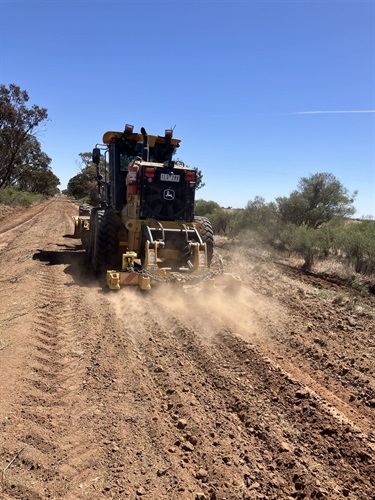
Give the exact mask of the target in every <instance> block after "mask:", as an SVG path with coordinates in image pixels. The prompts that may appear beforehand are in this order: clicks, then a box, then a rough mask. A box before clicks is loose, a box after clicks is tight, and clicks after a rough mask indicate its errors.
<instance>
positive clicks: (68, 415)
mask: <svg viewBox="0 0 375 500" xmlns="http://www.w3.org/2000/svg"><path fill="white" fill-rule="evenodd" d="M62 208H63V209H65V211H64V214H60V216H61V215H64V219H63V220H64V221H65V224H64V225H65V227H66V229H69V230H70V229H71V228H70V226H71V220H70V216H69V214H68V212H69V211H70V210H71V204H70V203H68V204H67V203H65V204H62ZM38 215H39V216H40V217H43V218H44V220H45V227H44V230H45V231H46V234H48V235H50V237H52V234H53V232H54V231H55V232H56V219H55V215H54V214H53V213H51V214H50V215H49V214H48V213H46V211H42V212H41V213H39V214H38ZM33 223H34V224H36V230H35V232H34V231H33V230H32V228H33ZM33 223H32V224H30V226H29V228H28V231H27V238H28V239H29V240H30V239H31V238H34V234H35V236H36V237H37V238H38V239H40V238H41V237H43V235H42V234H40V231H41V228H40V219H37V218H34V219H33ZM68 223H69V224H68ZM38 226H39V227H38ZM52 238H53V237H52ZM20 240H21V241H22V232H21V233H20ZM34 241H35V240H34ZM50 246H51V245H50ZM51 248H52V249H51V250H50V251H49V252H50V253H51V255H52V254H53V253H54V250H53V245H52V247H51ZM7 251H8V254H9V253H11V251H12V246H11V245H10V246H9V247H8V248H7ZM55 253H56V252H55ZM57 253H58V252H57ZM63 268H64V266H63V265H62V266H61V265H51V264H46V263H45V262H43V260H42V261H39V262H38V261H34V263H33V287H34V289H35V290H37V294H35V295H34V296H33V307H32V309H33V311H34V312H33V316H32V318H33V320H32V325H31V327H30V331H31V332H32V334H31V335H30V336H29V338H28V340H27V342H28V352H29V355H28V358H27V359H26V360H25V363H24V367H23V373H24V374H25V375H24V378H23V384H22V389H23V395H20V396H19V398H18V401H17V402H14V403H13V405H12V407H13V415H14V414H15V413H16V414H17V415H18V417H19V418H18V419H17V422H16V425H13V426H12V432H13V435H14V436H15V437H16V439H17V442H18V444H19V446H20V447H22V448H23V451H22V457H21V459H20V460H19V461H18V463H17V464H15V465H14V466H13V468H12V470H10V471H9V472H8V473H7V478H6V481H5V482H4V485H3V491H4V494H6V495H7V497H8V498H27V499H29V498H30V499H34V498H35V499H39V498H40V499H41V498H46V497H51V496H52V497H60V498H67V499H69V498H72V499H73V498H74V499H75V498H79V495H80V494H81V493H82V491H84V490H85V481H86V480H87V479H88V480H90V481H91V479H92V477H95V474H96V471H93V470H92V468H91V466H92V465H93V464H92V457H93V455H95V453H93V451H94V450H95V445H94V439H90V437H89V436H90V433H89V431H87V430H85V425H84V423H85V421H86V418H87V414H89V413H90V411H91V408H90V407H85V404H84V402H82V394H81V392H80V386H81V383H82V378H83V375H84V373H85V366H84V363H83V358H84V351H83V350H82V348H81V345H80V340H79V336H78V332H77V325H76V321H75V320H76V317H75V316H76V310H75V307H76V304H77V297H76V296H75V294H74V292H73V293H72V290H71V289H70V288H69V287H67V286H66V279H67V277H66V275H65V274H64V273H62V269H63ZM13 419H14V417H11V418H10V419H9V420H10V422H9V423H10V424H12V420H13ZM13 439H14V438H13ZM12 441H13V440H12ZM11 453H12V451H11V449H10V448H7V446H6V444H5V445H4V449H3V455H4V456H5V457H6V456H8V457H10V456H11ZM94 466H95V468H96V464H94ZM13 469H14V470H13ZM33 485H35V488H34V487H33ZM80 488H81V490H80Z"/></svg>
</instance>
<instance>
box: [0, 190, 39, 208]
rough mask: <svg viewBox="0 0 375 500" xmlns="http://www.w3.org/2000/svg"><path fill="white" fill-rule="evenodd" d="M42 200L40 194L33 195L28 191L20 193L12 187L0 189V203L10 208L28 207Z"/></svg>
mask: <svg viewBox="0 0 375 500" xmlns="http://www.w3.org/2000/svg"><path fill="white" fill-rule="evenodd" d="M43 198H44V196H43V195H41V194H33V193H30V192H28V191H20V190H19V189H17V188H14V187H6V188H2V189H0V203H1V204H2V205H8V206H11V207H29V206H30V205H32V204H33V203H35V202H36V201H39V200H42V199H43Z"/></svg>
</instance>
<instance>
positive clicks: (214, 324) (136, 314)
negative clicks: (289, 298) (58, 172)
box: [109, 284, 281, 341]
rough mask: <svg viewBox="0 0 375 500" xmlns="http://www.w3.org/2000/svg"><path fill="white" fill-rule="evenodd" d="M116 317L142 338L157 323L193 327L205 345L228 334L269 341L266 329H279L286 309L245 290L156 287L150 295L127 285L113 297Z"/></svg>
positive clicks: (171, 326) (166, 328) (131, 332)
mask: <svg viewBox="0 0 375 500" xmlns="http://www.w3.org/2000/svg"><path fill="white" fill-rule="evenodd" d="M109 301H110V303H111V304H112V305H113V307H114V310H115V311H116V314H117V316H118V317H119V318H120V320H121V321H122V322H123V323H124V327H125V328H126V329H127V331H128V333H129V334H131V336H132V337H137V338H141V337H144V336H145V335H147V334H148V332H149V331H150V329H153V327H154V326H155V322H156V323H157V324H158V325H159V326H160V327H162V328H165V330H166V331H168V330H170V329H171V328H173V327H174V326H176V325H177V324H179V325H181V326H183V327H184V328H189V329H191V330H193V331H194V333H195V334H196V335H198V336H199V337H201V340H202V341H204V340H205V341H212V340H213V339H214V337H215V336H216V335H218V334H220V333H223V332H230V333H231V334H234V335H238V336H240V337H241V338H243V339H244V340H246V341H251V340H252V339H255V338H258V339H260V338H262V339H263V340H265V335H266V334H265V330H264V328H263V326H262V325H264V323H265V322H266V323H267V324H268V325H270V324H271V325H272V324H273V325H274V327H275V328H276V327H277V323H278V321H279V320H280V316H281V311H278V310H277V308H276V307H275V304H274V302H273V303H271V302H270V301H269V299H267V297H264V296H261V295H259V294H256V293H255V292H253V291H252V290H251V289H249V288H248V287H245V286H243V287H242V288H240V289H239V290H237V291H236V292H229V291H225V290H220V289H214V288H211V287H205V286H204V285H202V287H196V288H191V289H181V288H177V287H176V285H172V284H155V286H154V287H153V288H152V290H151V291H149V292H141V291H140V290H139V289H137V288H132V287H124V288H123V289H121V290H120V291H119V292H115V293H113V294H111V295H110V296H109Z"/></svg>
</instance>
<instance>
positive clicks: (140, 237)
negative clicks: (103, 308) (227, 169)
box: [74, 125, 236, 290]
mask: <svg viewBox="0 0 375 500" xmlns="http://www.w3.org/2000/svg"><path fill="white" fill-rule="evenodd" d="M133 130H134V127H133V126H131V125H126V126H125V130H124V131H123V132H112V131H109V132H106V133H105V134H104V136H103V143H104V144H101V145H98V144H97V145H96V147H95V148H94V149H93V158H92V159H93V163H94V164H95V165H96V169H97V183H98V194H99V200H100V203H99V206H98V207H95V208H92V209H91V210H88V209H87V206H81V207H80V214H79V215H78V216H76V217H74V221H75V236H76V237H80V238H81V239H82V243H83V246H84V248H85V250H86V254H87V261H88V264H89V266H90V267H91V269H92V270H93V271H94V272H96V273H97V272H101V271H105V272H106V280H107V285H108V287H109V288H110V289H114V290H118V289H120V288H121V286H125V285H137V286H139V287H140V288H141V289H142V290H148V289H150V287H151V284H152V283H156V282H175V283H179V284H181V285H183V286H184V285H185V286H194V285H195V284H198V283H202V282H203V281H207V282H213V280H214V279H215V277H216V276H219V275H222V274H223V270H222V266H219V267H218V268H215V269H211V262H212V257H213V250H214V239H213V230H212V226H211V223H210V221H209V220H208V219H207V218H205V217H195V216H194V201H195V191H196V186H197V171H196V169H193V168H189V167H187V166H186V165H184V163H182V162H180V161H174V160H173V159H172V158H173V155H174V154H175V152H176V150H177V149H178V147H179V145H180V142H181V141H180V140H179V139H175V138H174V137H173V131H172V130H166V131H165V134H164V136H159V135H158V136H156V135H148V134H147V132H146V130H145V129H144V128H142V129H141V132H140V133H134V131H133ZM233 279H234V281H236V279H235V278H233ZM229 281H230V279H229Z"/></svg>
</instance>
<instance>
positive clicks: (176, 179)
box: [160, 174, 180, 182]
mask: <svg viewBox="0 0 375 500" xmlns="http://www.w3.org/2000/svg"><path fill="white" fill-rule="evenodd" d="M160 180H161V181H169V182H180V176H179V175H174V174H160Z"/></svg>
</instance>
